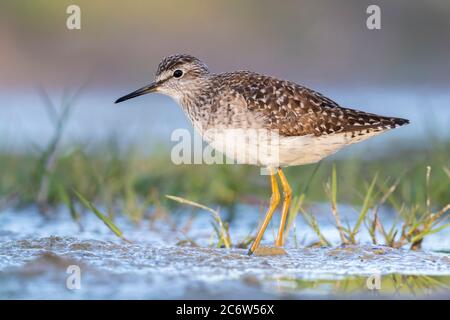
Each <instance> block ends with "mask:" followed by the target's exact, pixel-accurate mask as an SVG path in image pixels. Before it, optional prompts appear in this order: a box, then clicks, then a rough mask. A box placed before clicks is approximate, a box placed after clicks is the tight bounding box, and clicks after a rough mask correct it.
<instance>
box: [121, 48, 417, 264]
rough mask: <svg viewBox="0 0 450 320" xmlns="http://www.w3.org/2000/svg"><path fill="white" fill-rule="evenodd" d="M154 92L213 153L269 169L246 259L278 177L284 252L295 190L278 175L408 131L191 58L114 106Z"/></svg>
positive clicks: (270, 80) (279, 239)
mask: <svg viewBox="0 0 450 320" xmlns="http://www.w3.org/2000/svg"><path fill="white" fill-rule="evenodd" d="M152 92H156V93H161V94H164V95H167V96H169V97H171V98H172V99H173V100H175V102H177V103H178V104H179V105H180V106H181V108H182V110H183V111H184V113H185V114H186V116H187V118H188V119H189V120H190V122H191V123H192V125H193V127H194V128H195V130H197V131H198V132H199V134H200V135H201V136H202V138H203V139H204V140H206V142H207V143H209V144H210V145H211V146H212V148H213V149H214V150H217V151H219V152H221V153H223V154H225V155H226V156H227V158H232V159H234V160H236V161H237V162H238V163H244V164H252V165H257V166H260V167H262V168H265V169H267V172H268V173H269V174H268V175H269V177H270V185H271V191H272V194H271V197H270V201H269V207H268V209H267V212H266V215H265V217H264V220H263V221H262V223H261V225H260V227H259V230H258V232H257V234H256V236H255V237H254V240H253V243H252V245H251V247H250V248H249V251H248V255H252V254H253V253H254V252H255V251H256V250H257V249H258V247H259V245H260V242H261V240H262V238H263V235H264V232H265V230H266V228H267V226H268V224H269V222H270V221H271V219H272V216H273V214H274V212H275V211H276V209H277V208H278V207H279V204H280V202H281V196H280V190H279V185H278V182H277V176H278V178H279V181H280V184H281V188H282V192H283V204H282V207H281V221H280V225H279V228H278V232H277V236H276V239H275V246H276V247H283V246H284V240H285V239H284V231H285V225H286V220H287V215H288V211H289V207H290V204H291V198H292V189H291V187H290V185H289V183H288V180H287V178H286V176H285V175H284V172H283V168H285V167H289V166H297V165H305V164H311V163H316V162H319V161H320V160H322V159H324V158H326V157H328V156H329V155H331V154H333V153H335V152H337V151H338V150H340V149H341V148H343V147H345V146H348V145H351V144H354V143H357V142H361V141H363V140H366V139H368V138H371V137H373V136H376V135H378V134H380V133H383V132H385V131H388V130H390V129H394V128H397V127H400V126H403V125H406V124H408V123H409V120H407V119H402V118H397V117H389V116H381V115H378V114H373V113H367V112H364V111H359V110H356V109H351V108H347V107H342V106H340V105H338V104H337V103H336V102H334V101H333V100H331V99H329V98H327V97H325V96H324V95H322V94H321V93H319V92H316V91H314V90H312V89H309V88H307V87H305V86H302V85H299V84H297V83H295V82H292V81H288V80H282V79H278V78H275V77H272V76H268V75H263V74H260V73H256V72H251V71H233V72H224V73H213V72H210V70H209V68H208V67H207V65H206V64H205V63H204V62H202V61H201V60H200V59H198V58H196V57H194V56H192V55H189V54H174V55H170V56H167V57H165V58H163V59H162V61H161V62H160V63H159V65H158V67H157V69H156V74H155V78H154V81H153V82H151V83H150V84H149V85H146V86H144V87H142V88H140V89H138V90H136V91H133V92H131V93H129V94H127V95H125V96H123V97H121V98H119V99H117V100H116V101H115V103H120V102H123V101H126V100H129V99H131V98H135V97H138V96H141V95H144V94H148V93H152ZM254 136H257V139H255V138H254ZM236 138H238V139H236Z"/></svg>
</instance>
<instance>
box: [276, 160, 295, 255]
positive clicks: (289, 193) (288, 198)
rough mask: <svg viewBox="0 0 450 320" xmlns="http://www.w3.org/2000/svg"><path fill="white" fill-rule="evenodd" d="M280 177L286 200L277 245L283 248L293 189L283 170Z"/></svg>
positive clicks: (279, 170)
mask: <svg viewBox="0 0 450 320" xmlns="http://www.w3.org/2000/svg"><path fill="white" fill-rule="evenodd" d="M278 176H279V177H280V182H281V187H282V188H283V195H284V200H283V209H282V211H281V222H280V228H279V229H278V236H277V240H276V241H275V245H276V246H277V247H282V246H283V244H284V227H285V225H286V219H287V215H288V211H289V207H290V206H291V197H292V189H291V187H290V186H289V183H288V181H287V179H286V177H285V176H284V173H283V171H282V170H281V169H278Z"/></svg>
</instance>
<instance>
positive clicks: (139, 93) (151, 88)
mask: <svg viewBox="0 0 450 320" xmlns="http://www.w3.org/2000/svg"><path fill="white" fill-rule="evenodd" d="M158 85H159V84H158V83H157V82H153V83H150V84H149V85H148V86H145V87H142V88H140V89H138V90H136V91H133V92H132V93H130V94H127V95H126V96H123V97H121V98H119V99H117V100H116V101H115V102H114V103H119V102H123V101H125V100H128V99H131V98H136V97H139V96H142V95H143V94H146V93H151V92H155V91H156V89H157V88H158Z"/></svg>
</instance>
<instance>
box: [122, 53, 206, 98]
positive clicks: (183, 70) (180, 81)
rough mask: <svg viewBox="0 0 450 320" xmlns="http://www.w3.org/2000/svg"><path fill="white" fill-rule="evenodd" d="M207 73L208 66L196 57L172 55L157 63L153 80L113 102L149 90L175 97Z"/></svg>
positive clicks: (136, 95) (149, 91)
mask: <svg viewBox="0 0 450 320" xmlns="http://www.w3.org/2000/svg"><path fill="white" fill-rule="evenodd" d="M208 74H209V70H208V67H207V66H206V65H205V64H204V63H203V62H202V61H200V60H199V59H197V58H196V57H193V56H190V55H187V54H176V55H172V56H169V57H166V58H164V59H163V60H162V61H161V62H160V63H159V65H158V69H157V70H156V75H155V81H154V82H152V83H150V84H149V85H146V86H145V87H142V88H140V89H138V90H136V91H133V92H131V93H130V94H127V95H125V96H123V97H121V98H119V99H117V100H116V102H115V103H119V102H122V101H125V100H128V99H131V98H135V97H138V96H141V95H143V94H146V93H151V92H159V93H163V94H166V95H168V96H171V97H173V98H175V99H177V98H179V97H181V96H182V95H183V93H184V92H188V91H190V90H191V87H192V86H195V85H196V84H197V81H199V80H201V79H203V78H204V77H206V76H208Z"/></svg>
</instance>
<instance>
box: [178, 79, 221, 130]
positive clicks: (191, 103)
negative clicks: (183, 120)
mask: <svg viewBox="0 0 450 320" xmlns="http://www.w3.org/2000/svg"><path fill="white" fill-rule="evenodd" d="M176 100H177V102H178V104H179V105H180V106H181V107H182V109H183V111H184V112H185V113H186V115H187V117H188V118H189V120H190V121H191V122H192V124H193V125H194V127H196V128H197V129H198V128H199V126H200V125H201V123H200V122H201V120H202V119H205V118H207V116H208V114H209V110H210V109H211V104H212V103H213V101H214V88H213V86H212V82H211V81H210V79H207V78H203V79H199V80H198V81H196V83H193V84H192V85H191V86H190V87H189V88H188V89H186V90H183V93H182V94H180V96H179V97H178V99H176Z"/></svg>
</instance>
